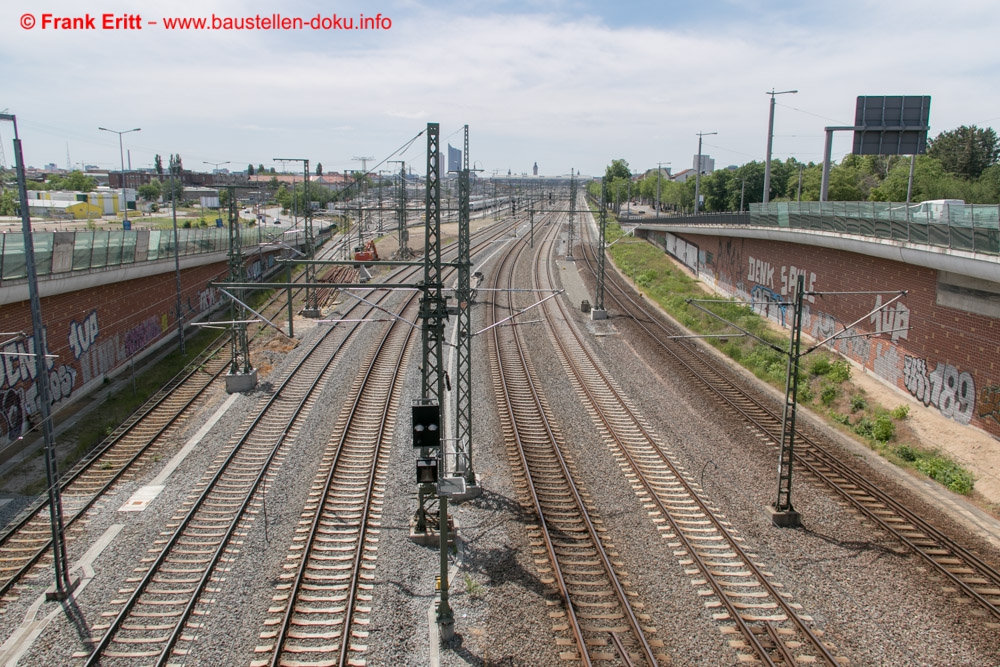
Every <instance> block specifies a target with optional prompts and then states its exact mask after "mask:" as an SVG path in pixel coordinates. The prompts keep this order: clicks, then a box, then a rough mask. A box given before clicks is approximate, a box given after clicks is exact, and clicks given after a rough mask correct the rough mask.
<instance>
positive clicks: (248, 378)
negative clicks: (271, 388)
mask: <svg viewBox="0 0 1000 667" xmlns="http://www.w3.org/2000/svg"><path fill="white" fill-rule="evenodd" d="M228 189H229V225H228V227H229V276H228V277H227V281H228V282H231V283H242V282H244V281H245V279H246V272H245V271H244V266H243V243H242V239H241V236H240V221H239V218H238V217H237V214H236V187H235V186H232V185H231V186H229V188H228ZM229 298H230V302H229V319H230V326H231V327H232V337H231V338H230V346H229V349H230V354H231V357H232V360H231V361H230V366H229V373H227V374H226V391H227V392H229V393H230V394H235V393H238V392H244V391H250V390H252V389H253V388H254V387H256V386H257V370H256V369H255V368H253V366H251V365H250V341H249V339H248V338H247V321H246V320H247V309H246V306H245V305H244V304H243V302H241V301H237V300H236V299H235V298H234V297H232V296H230V297H229Z"/></svg>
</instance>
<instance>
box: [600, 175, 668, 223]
mask: <svg viewBox="0 0 1000 667" xmlns="http://www.w3.org/2000/svg"><path fill="white" fill-rule="evenodd" d="M665 164H670V163H669V162H657V163H656V215H657V217H659V215H660V172H661V171H662V170H663V165H665ZM601 187H602V188H607V184H604V185H602V186H601ZM602 191H603V190H602ZM601 197H602V199H603V198H604V195H603V194H602V195H601Z"/></svg>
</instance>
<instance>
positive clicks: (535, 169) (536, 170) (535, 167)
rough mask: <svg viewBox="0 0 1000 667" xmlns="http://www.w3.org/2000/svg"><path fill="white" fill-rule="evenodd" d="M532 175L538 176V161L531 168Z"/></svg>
mask: <svg viewBox="0 0 1000 667" xmlns="http://www.w3.org/2000/svg"><path fill="white" fill-rule="evenodd" d="M531 175H532V176H538V163H537V162H536V163H535V166H534V167H532V168H531Z"/></svg>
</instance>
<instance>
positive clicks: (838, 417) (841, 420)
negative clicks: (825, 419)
mask: <svg viewBox="0 0 1000 667" xmlns="http://www.w3.org/2000/svg"><path fill="white" fill-rule="evenodd" d="M830 419H832V420H833V421H835V422H837V423H838V424H843V425H844V426H850V425H851V418H850V417H848V416H847V415H843V414H840V413H839V412H834V411H833V410H830Z"/></svg>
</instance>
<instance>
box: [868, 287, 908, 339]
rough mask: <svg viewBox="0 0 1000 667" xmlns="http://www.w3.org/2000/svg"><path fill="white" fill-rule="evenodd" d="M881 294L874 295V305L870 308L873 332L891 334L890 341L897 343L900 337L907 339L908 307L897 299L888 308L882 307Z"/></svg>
mask: <svg viewBox="0 0 1000 667" xmlns="http://www.w3.org/2000/svg"><path fill="white" fill-rule="evenodd" d="M879 308H882V295H881V294H879V295H878V296H877V297H875V307H874V308H873V309H872V310H874V311H875V312H873V313H872V316H871V318H870V319H871V323H872V324H874V325H875V332H876V333H878V334H888V335H891V336H892V342H893V343H898V342H899V341H900V339H904V340H908V339H909V337H910V334H909V331H910V309H909V308H907V307H906V304H904V303H900V302H899V301H897V302H896V303H894V304H892V305H891V306H889V307H888V308H882V310H879Z"/></svg>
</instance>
